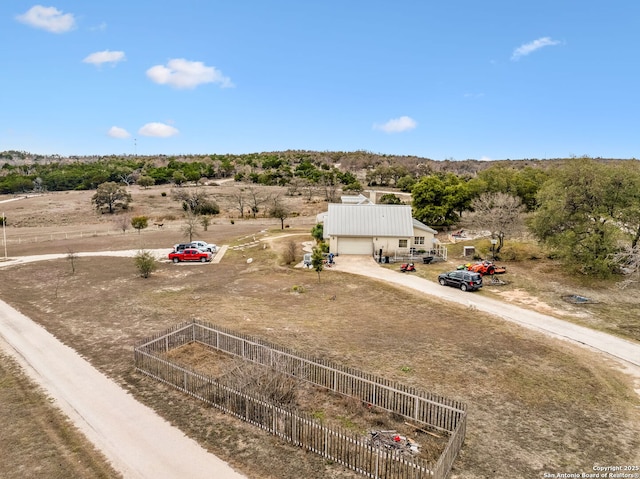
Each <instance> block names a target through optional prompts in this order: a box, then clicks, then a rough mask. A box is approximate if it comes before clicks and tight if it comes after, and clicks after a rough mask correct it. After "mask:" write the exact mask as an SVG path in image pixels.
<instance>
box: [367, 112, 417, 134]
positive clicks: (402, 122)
mask: <svg viewBox="0 0 640 479" xmlns="http://www.w3.org/2000/svg"><path fill="white" fill-rule="evenodd" d="M416 126H418V124H417V123H416V121H415V120H414V119H413V118H411V117H408V116H401V117H400V118H393V119H391V120H389V121H388V122H386V123H383V124H382V125H379V124H377V123H376V124H374V125H373V129H374V130H382V131H384V132H385V133H400V132H402V131H408V130H413V129H414V128H415V127H416Z"/></svg>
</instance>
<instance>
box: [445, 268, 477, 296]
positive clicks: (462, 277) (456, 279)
mask: <svg viewBox="0 0 640 479" xmlns="http://www.w3.org/2000/svg"><path fill="white" fill-rule="evenodd" d="M438 283H440V284H441V285H442V286H453V287H454V288H460V289H461V290H462V291H475V290H476V289H480V288H482V275H480V273H474V272H472V271H463V270H456V271H449V272H448V273H441V274H439V275H438Z"/></svg>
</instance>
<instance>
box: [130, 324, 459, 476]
mask: <svg viewBox="0 0 640 479" xmlns="http://www.w3.org/2000/svg"><path fill="white" fill-rule="evenodd" d="M191 343H198V344H201V345H204V346H206V347H208V348H211V349H213V350H216V351H221V352H224V353H226V354H229V355H231V356H235V357H239V358H242V359H243V360H245V361H250V362H252V363H256V364H259V365H262V366H265V367H269V368H271V369H273V370H274V371H277V372H279V373H282V374H286V375H288V376H291V377H295V378H297V379H299V380H302V381H307V382H309V383H311V384H314V385H316V386H320V387H323V388H325V389H326V390H327V391H333V392H335V393H338V394H341V395H344V396H347V397H350V398H356V399H357V400H359V401H362V402H363V403H365V404H368V405H371V406H372V407H376V408H379V409H381V410H385V411H389V412H391V413H393V414H396V415H399V416H401V417H402V418H404V419H406V420H407V421H411V423H412V424H415V426H416V427H419V428H421V429H424V430H425V431H426V430H432V431H438V432H439V433H441V434H445V435H446V436H447V437H448V440H447V443H446V445H445V447H444V451H443V452H442V454H441V455H440V457H439V458H438V460H437V461H436V462H430V461H426V460H424V459H422V458H419V457H414V456H406V455H399V454H397V453H396V451H394V450H392V449H386V448H378V447H375V446H373V445H372V443H371V442H370V441H366V440H365V439H364V438H363V437H362V436H359V435H357V434H355V433H353V432H350V431H347V430H344V429H341V428H337V427H327V426H326V425H323V424H320V423H319V422H317V421H315V420H314V419H313V418H312V417H311V416H310V415H308V414H305V413H303V412H300V411H296V410H294V409H291V408H287V407H284V406H282V405H279V404H274V403H273V402H272V401H270V400H268V399H267V398H265V397H261V396H259V395H255V394H251V393H247V392H243V391H237V390H234V388H232V387H230V386H229V385H228V384H224V383H223V382H221V381H218V380H216V379H214V378H212V377H209V376H206V375H204V374H200V373H197V372H195V371H192V370H190V369H189V368H185V367H184V366H179V365H177V364H175V363H173V362H171V361H169V360H167V359H166V355H167V353H169V351H171V350H173V349H176V348H179V347H181V346H184V345H187V344H191ZM134 358H135V367H136V369H137V370H138V371H140V372H142V373H144V374H146V375H148V376H150V377H153V378H155V379H157V380H159V381H161V382H163V383H165V384H168V385H171V386H173V387H175V388H177V389H178V390H180V391H183V392H185V393H186V394H189V395H190V396H193V397H195V398H197V399H199V400H202V401H204V402H206V403H208V404H210V405H212V406H214V407H216V408H218V409H221V410H223V411H225V412H226V413H228V414H232V415H234V416H236V417H238V418H240V419H242V420H244V421H247V422H249V423H251V424H254V425H256V426H257V427H259V428H261V429H264V430H266V431H268V432H270V433H271V434H274V435H276V436H278V437H280V438H281V439H283V440H286V441H288V442H290V443H291V444H293V445H296V446H299V447H302V448H304V449H306V450H309V451H312V452H315V453H317V454H319V455H321V456H322V457H325V458H327V459H329V460H332V461H335V462H336V463H339V464H342V465H343V466H345V467H348V468H349V469H352V470H354V471H357V472H359V473H360V474H362V475H364V476H366V477H371V478H376V479H378V478H380V479H396V478H398V479H405V478H406V479H409V478H411V479H423V478H434V479H444V478H446V477H447V476H448V475H449V472H450V471H451V467H452V465H453V462H454V460H455V458H456V456H457V455H458V453H459V451H460V448H461V447H462V444H463V442H464V437H465V432H466V414H467V413H466V405H465V404H464V403H461V402H459V401H455V400H452V399H447V398H444V397H441V396H438V395H435V394H430V393H426V392H423V391H419V390H417V389H416V388H411V387H407V386H405V385H402V384H399V383H397V382H392V381H388V380H385V379H383V378H380V377H377V376H374V375H372V374H368V373H365V372H362V371H359V370H356V369H353V368H348V367H344V366H341V365H339V364H335V363H333V362H330V361H325V360H318V359H314V358H311V357H308V356H306V355H304V354H298V353H296V352H294V351H291V350H289V349H287V348H283V347H280V346H277V345H274V344H271V343H268V342H266V341H262V340H260V339H256V338H252V337H250V336H247V335H243V334H240V333H236V332H233V331H231V330H228V329H226V328H221V327H218V326H215V325H212V324H209V323H205V322H201V321H193V322H190V323H183V324H180V325H177V326H174V327H173V328H171V329H169V330H167V331H165V332H162V333H159V334H156V335H155V336H153V337H151V338H147V339H145V340H144V341H142V342H141V343H139V344H138V345H136V347H135V349H134Z"/></svg>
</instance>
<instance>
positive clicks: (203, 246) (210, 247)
mask: <svg viewBox="0 0 640 479" xmlns="http://www.w3.org/2000/svg"><path fill="white" fill-rule="evenodd" d="M191 245H192V246H194V247H195V248H198V249H200V250H202V251H210V252H211V253H215V252H216V251H218V247H217V246H216V245H215V244H213V243H207V242H206V241H200V240H196V241H192V242H191Z"/></svg>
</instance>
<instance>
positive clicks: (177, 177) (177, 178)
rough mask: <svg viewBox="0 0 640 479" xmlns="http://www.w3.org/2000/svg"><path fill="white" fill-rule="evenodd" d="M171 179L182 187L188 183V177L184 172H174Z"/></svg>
mask: <svg viewBox="0 0 640 479" xmlns="http://www.w3.org/2000/svg"><path fill="white" fill-rule="evenodd" d="M171 179H172V180H173V182H174V183H175V185H176V186H182V185H183V184H184V183H186V182H187V177H186V176H185V174H184V173H183V172H182V171H174V172H173V174H172V175H171Z"/></svg>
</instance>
